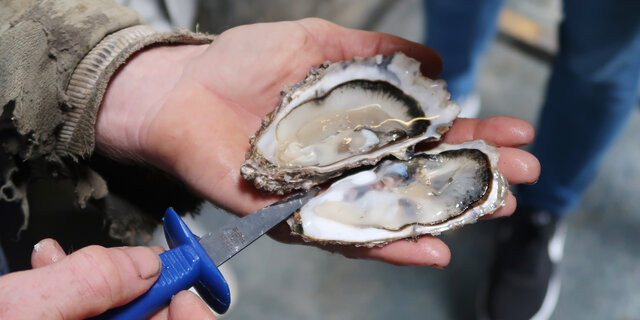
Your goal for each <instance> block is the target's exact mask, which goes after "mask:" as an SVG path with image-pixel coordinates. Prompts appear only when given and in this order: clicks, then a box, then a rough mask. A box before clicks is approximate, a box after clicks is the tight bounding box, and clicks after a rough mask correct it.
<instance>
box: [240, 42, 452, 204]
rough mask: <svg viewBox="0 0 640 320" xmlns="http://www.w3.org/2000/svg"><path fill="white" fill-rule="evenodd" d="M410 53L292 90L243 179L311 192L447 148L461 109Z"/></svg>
mask: <svg viewBox="0 0 640 320" xmlns="http://www.w3.org/2000/svg"><path fill="white" fill-rule="evenodd" d="M419 69H420V63H419V62H418V61H416V60H414V59H412V58H409V57H407V56H405V55H404V54H402V53H396V54H394V55H392V56H387V57H385V56H381V55H378V56H375V57H370V58H355V59H353V60H350V61H342V62H337V63H332V64H328V65H324V66H322V67H320V68H316V69H313V70H312V71H311V73H310V74H309V75H308V76H307V77H306V79H305V80H304V81H302V82H301V83H299V84H297V85H295V86H293V87H291V88H287V89H285V91H284V92H283V93H282V95H283V98H282V102H281V103H280V105H279V106H278V107H277V108H276V109H275V110H274V111H273V112H272V113H271V114H269V115H268V116H267V117H266V118H265V120H264V121H263V124H262V127H261V128H260V130H259V131H258V132H257V133H256V135H254V136H253V137H252V138H251V150H250V151H249V152H248V154H247V160H246V162H245V163H244V164H243V166H242V168H241V173H242V176H243V177H244V178H245V179H246V180H249V181H252V182H253V183H254V185H255V186H256V187H257V188H258V189H260V190H262V191H264V192H268V193H278V194H284V193H287V192H290V191H292V190H295V189H309V188H311V187H312V186H314V185H317V184H319V183H322V182H324V181H327V180H328V179H330V178H333V177H336V176H338V175H340V174H341V173H342V172H344V171H345V170H348V169H351V168H354V167H358V166H362V165H372V164H375V163H377V162H378V161H380V159H382V158H384V157H386V156H388V155H395V156H396V157H398V158H404V159H407V153H408V152H410V151H411V150H412V147H413V146H414V145H415V144H416V143H418V142H421V141H435V140H439V139H440V137H441V135H442V134H443V133H444V132H446V131H447V130H448V129H449V127H450V126H451V124H452V122H453V120H454V119H455V118H456V116H457V115H458V113H459V112H460V108H459V107H458V106H457V105H456V104H454V103H453V102H451V101H450V95H449V93H448V92H447V91H446V90H445V83H444V82H443V81H442V80H431V79H428V78H426V77H424V76H422V75H421V74H420V71H419Z"/></svg>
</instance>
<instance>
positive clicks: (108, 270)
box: [75, 246, 122, 303]
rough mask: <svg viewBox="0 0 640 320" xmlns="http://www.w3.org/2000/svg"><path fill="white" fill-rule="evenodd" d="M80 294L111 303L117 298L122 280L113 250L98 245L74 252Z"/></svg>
mask: <svg viewBox="0 0 640 320" xmlns="http://www.w3.org/2000/svg"><path fill="white" fill-rule="evenodd" d="M76 254H77V256H76V257H77V263H76V264H75V266H76V268H78V270H77V271H78V272H77V274H78V279H79V281H81V282H82V283H81V284H80V286H79V287H80V290H81V292H80V295H81V296H83V297H85V298H87V299H98V300H100V301H105V302H108V303H111V302H113V301H115V300H117V294H118V292H120V291H121V288H122V281H121V277H120V273H119V271H118V270H119V266H118V263H117V261H116V259H115V257H113V251H109V249H107V248H104V247H100V246H89V247H86V248H83V249H81V250H79V251H77V252H76Z"/></svg>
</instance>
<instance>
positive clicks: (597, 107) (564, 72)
mask: <svg viewBox="0 0 640 320" xmlns="http://www.w3.org/2000/svg"><path fill="white" fill-rule="evenodd" d="M424 4H425V10H426V11H425V12H426V41H425V43H426V44H427V45H428V46H430V47H431V48H434V49H435V50H437V51H438V52H439V53H440V54H441V56H442V57H443V60H444V69H443V73H442V75H441V76H442V78H443V79H445V80H446V81H447V83H448V89H449V90H450V91H451V93H452V96H453V99H454V100H456V101H458V102H459V103H460V104H461V105H462V108H463V111H462V113H463V115H468V116H474V115H476V114H477V113H478V111H479V108H480V100H479V97H478V94H477V91H476V79H477V73H478V64H479V60H480V58H481V56H482V54H483V53H484V52H485V49H486V48H487V45H488V44H489V43H490V41H491V40H492V39H493V37H494V35H495V31H496V20H497V17H498V13H499V10H500V7H501V5H502V0H473V1H451V0H425V2H424ZM563 12H564V18H563V20H562V23H561V25H560V28H559V46H558V48H559V49H558V52H557V54H556V57H555V60H554V63H553V69H552V74H551V78H550V79H549V82H548V88H547V92H546V99H545V103H544V106H543V108H542V113H541V115H540V120H539V123H538V126H537V132H538V136H537V138H536V141H535V143H534V145H533V150H532V153H533V154H534V155H536V156H537V157H538V158H539V159H540V162H541V165H542V168H543V172H542V175H541V176H540V180H539V181H538V182H537V183H536V184H534V185H523V186H520V187H519V188H518V192H517V199H518V210H517V212H516V214H515V215H514V217H513V218H511V219H508V221H505V223H504V224H505V225H504V226H503V227H502V229H501V230H500V232H499V237H498V247H497V254H496V258H495V261H494V262H493V265H492V269H491V274H490V279H489V280H490V283H489V286H488V289H487V291H486V292H484V293H481V294H482V295H483V296H482V297H481V299H480V301H482V302H481V303H480V304H479V306H480V307H481V310H479V312H480V316H481V317H483V318H490V319H529V318H535V319H546V318H548V317H549V316H550V314H551V312H552V311H553V309H554V308H555V304H556V301H557V298H558V294H559V290H560V279H559V278H558V276H557V274H556V270H557V264H558V263H559V262H560V259H561V257H562V249H563V245H564V236H565V233H566V232H565V230H566V229H565V227H564V224H563V223H562V222H563V221H564V219H565V218H566V217H567V215H569V213H571V212H573V211H574V210H575V208H576V206H577V205H578V203H579V201H580V197H581V195H582V194H583V193H584V190H585V189H586V187H587V186H588V184H589V182H590V181H591V180H592V178H593V177H594V175H595V173H596V170H597V168H598V166H599V164H600V162H601V160H602V158H603V156H604V154H605V153H606V152H607V150H608V149H609V147H610V146H611V144H612V142H613V141H614V140H615V138H616V137H617V136H618V134H619V133H620V131H621V129H622V128H623V126H624V124H625V122H626V120H627V119H628V117H629V114H630V112H631V111H632V110H633V108H634V106H635V105H636V103H637V101H638V81H639V79H640V19H638V12H640V2H638V1H632V0H614V1H596V0H594V1H591V0H590V1H577V0H565V1H563Z"/></svg>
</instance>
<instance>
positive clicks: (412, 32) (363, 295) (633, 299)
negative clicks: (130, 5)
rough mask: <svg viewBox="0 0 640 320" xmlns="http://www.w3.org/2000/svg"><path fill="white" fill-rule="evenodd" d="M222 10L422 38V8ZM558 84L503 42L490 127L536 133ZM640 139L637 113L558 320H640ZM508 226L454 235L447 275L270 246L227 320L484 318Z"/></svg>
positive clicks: (261, 248) (247, 275)
mask: <svg viewBox="0 0 640 320" xmlns="http://www.w3.org/2000/svg"><path fill="white" fill-rule="evenodd" d="M221 2H223V3H225V5H226V6H227V7H226V8H227V10H230V11H227V12H231V13H232V14H227V15H225V16H224V19H222V18H221V20H220V21H221V22H220V26H218V27H217V28H220V29H218V30H216V31H221V30H222V29H224V28H226V27H231V26H233V25H236V24H241V23H249V22H257V21H272V20H281V19H296V18H302V17H304V16H320V17H323V18H326V19H329V20H332V21H336V22H337V23H340V24H343V25H347V26H350V27H366V28H370V29H374V30H379V31H384V32H389V33H393V34H397V35H399V36H403V37H406V38H408V39H411V40H414V41H421V39H422V19H423V16H422V11H421V10H420V9H419V6H420V5H421V2H420V1H418V0H410V1H409V0H408V1H382V2H380V1H311V2H305V1H302V2H298V1H273V2H271V1H269V2H258V1H236V2H232V1H221ZM267 4H268V5H267ZM506 5H507V6H508V7H510V8H512V9H513V10H515V11H517V12H519V13H522V14H525V15H527V16H529V17H531V18H534V19H535V20H536V21H539V22H540V23H544V25H545V27H546V28H549V30H554V28H555V25H554V24H555V23H557V21H558V19H559V18H560V16H561V15H560V13H559V8H560V6H559V3H558V1H557V0H537V1H521V0H509V1H507V4H506ZM380 6H384V7H383V8H382V9H380V8H381V7H380ZM287 8H288V9H287ZM445 63H446V61H445ZM548 75H549V66H548V65H547V64H545V63H544V62H542V61H539V60H536V59H532V58H531V57H529V56H527V55H526V54H523V53H522V52H519V51H517V50H515V49H514V48H513V47H511V46H509V45H508V44H506V43H503V42H501V41H496V42H494V43H493V44H492V46H491V48H490V49H489V52H488V54H487V56H486V58H485V59H484V60H483V63H482V78H481V79H480V81H479V90H480V95H481V98H482V103H483V109H482V113H481V117H488V116H492V115H510V116H516V117H521V118H524V119H526V120H528V121H530V122H532V123H535V122H536V120H537V113H538V111H539V109H540V105H541V101H542V99H543V95H544V88H545V82H546V79H547V77H548ZM638 136H640V114H638V112H637V111H636V112H634V113H633V115H632V116H631V118H630V119H629V124H628V126H627V127H626V129H625V130H624V132H623V133H622V135H621V137H620V138H619V139H618V140H617V142H616V143H615V145H614V147H613V148H612V150H611V151H610V152H609V154H608V155H607V157H606V159H605V161H604V164H603V165H602V167H601V170H600V171H599V173H598V175H597V177H596V179H595V180H594V181H593V183H592V185H591V186H590V188H589V189H588V191H587V193H586V195H585V197H584V200H583V201H582V203H581V205H580V207H579V209H578V210H577V212H576V214H575V215H573V216H571V217H570V218H569V219H568V220H569V221H568V225H569V228H568V237H567V240H566V248H565V259H564V261H563V263H562V265H561V266H560V273H561V276H562V289H561V294H560V300H559V303H558V306H557V309H556V311H555V313H554V314H553V319H640V263H639V262H640V233H639V232H638V231H637V230H639V229H640V214H639V211H640V197H638V194H639V190H640V161H638V159H640V144H638V141H637V138H636V137H638ZM543 174H544V171H543ZM234 218H235V217H232V216H231V215H229V214H226V213H224V212H221V210H220V209H217V208H215V207H213V206H209V207H207V208H206V209H205V210H204V212H203V213H202V215H201V216H200V217H199V218H198V222H197V224H199V227H201V228H204V229H206V228H209V227H212V226H216V225H221V224H223V223H224V222H226V221H229V220H231V219H234ZM497 223H499V222H497V221H482V222H479V223H477V224H475V225H471V226H467V227H465V228H462V229H459V230H456V231H454V232H450V233H446V234H444V235H442V236H441V238H442V239H443V240H444V241H445V242H447V243H448V244H449V246H450V248H451V251H452V261H451V264H450V265H449V267H448V268H446V269H445V270H437V269H433V268H428V267H398V266H392V265H388V264H384V263H380V262H376V261H361V260H350V259H346V258H344V257H342V256H340V255H336V254H330V253H327V252H325V251H322V250H319V249H316V248H311V247H306V246H292V245H284V244H280V243H277V242H275V241H273V240H271V239H270V238H266V237H264V238H262V239H260V240H258V241H257V242H256V243H255V244H254V245H252V246H250V247H249V248H247V249H246V250H245V251H243V252H241V253H240V254H239V255H237V256H236V257H234V258H233V259H232V260H230V261H229V262H228V267H229V268H230V269H232V270H233V273H234V274H235V278H236V280H237V281H234V282H235V284H234V287H233V291H234V292H233V295H234V301H235V302H234V306H233V308H232V310H231V311H230V312H229V313H228V314H227V315H225V317H224V319H309V320H313V319H473V317H474V310H475V309H474V307H475V300H476V293H477V291H478V289H479V288H480V287H481V285H482V283H483V280H484V279H485V276H486V271H487V268H488V263H489V261H490V260H491V257H492V254H493V236H494V233H495V230H496V229H495V228H496V225H497Z"/></svg>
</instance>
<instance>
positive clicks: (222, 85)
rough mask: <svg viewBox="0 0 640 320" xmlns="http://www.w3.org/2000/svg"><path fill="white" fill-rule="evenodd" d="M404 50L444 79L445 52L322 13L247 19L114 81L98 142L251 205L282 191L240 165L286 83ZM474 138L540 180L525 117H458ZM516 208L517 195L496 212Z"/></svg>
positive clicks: (431, 258)
mask: <svg viewBox="0 0 640 320" xmlns="http://www.w3.org/2000/svg"><path fill="white" fill-rule="evenodd" d="M396 51H402V52H404V53H405V54H407V55H408V56H411V57H413V58H415V59H417V60H419V61H421V62H422V67H421V70H422V73H423V74H425V75H426V76H429V77H432V78H435V77H436V76H437V75H438V74H439V73H440V71H441V69H442V62H441V60H440V58H439V56H438V55H437V53H436V52H434V51H433V50H431V49H429V48H427V47H424V46H422V45H420V44H418V43H414V42H410V41H407V40H404V39H401V38H398V37H394V36H391V35H387V34H381V33H375V32H365V31H357V30H351V29H347V28H342V27H339V26H336V25H334V24H331V23H329V22H326V21H323V20H319V19H305V20H300V21H294V22H280V23H268V24H255V25H247V26H241V27H237V28H233V29H230V30H228V31H226V32H224V33H222V34H221V35H220V36H219V37H218V38H217V39H216V40H215V41H214V42H213V43H212V44H211V45H210V46H178V47H157V48H153V49H150V50H146V51H143V52H141V53H140V54H138V55H137V56H136V57H134V58H132V59H131V60H130V61H129V62H128V63H127V65H125V66H124V67H123V68H122V69H121V70H120V71H119V73H118V74H117V75H116V76H115V77H114V79H113V80H112V82H111V84H110V85H109V87H108V90H107V92H106V94H105V98H104V100H103V103H102V106H101V109H100V113H99V115H98V119H97V124H96V133H97V136H96V142H97V146H98V149H99V150H101V151H102V152H105V153H107V154H108V155H110V156H113V157H118V158H121V159H123V160H141V161H145V162H147V163H150V164H152V165H155V166H157V167H159V168H161V169H164V170H165V171H167V172H170V173H172V174H173V175H175V176H177V177H179V178H180V179H182V180H183V181H184V182H186V183H187V184H188V185H189V186H190V187H192V188H193V189H194V190H195V191H197V192H199V193H200V194H201V195H202V196H204V197H205V198H207V199H208V200H210V201H212V202H214V203H216V204H218V205H220V206H221V207H223V208H226V209H228V210H230V211H232V212H235V213H238V214H248V213H250V212H253V211H255V210H257V209H258V208H261V207H264V206H266V205H267V204H269V203H271V202H273V201H275V200H278V197H276V196H268V195H263V194H261V193H260V192H259V191H258V190H256V189H255V188H254V187H253V186H252V185H250V184H249V183H247V182H245V181H244V180H243V179H242V178H241V176H240V172H239V170H240V166H241V164H242V163H243V162H244V156H245V153H246V152H247V151H248V149H249V137H250V136H251V135H253V134H254V133H255V132H256V130H257V129H258V128H259V127H260V124H261V122H262V119H263V118H264V116H265V115H266V114H267V113H268V112H271V111H272V110H273V109H274V108H275V106H276V105H277V104H278V102H279V99H280V91H281V90H282V88H283V87H284V86H285V85H292V84H295V83H297V82H299V81H300V80H302V79H303V78H304V77H305V75H306V74H307V73H308V71H309V69H310V68H311V67H313V66H318V65H320V64H321V63H323V62H325V61H327V60H330V61H339V60H348V59H351V58H353V57H355V56H362V57H366V56H373V55H375V54H380V53H381V54H386V55H388V54H392V53H394V52H396ZM471 139H485V140H487V141H489V142H493V143H494V144H496V145H498V146H502V148H501V149H500V152H501V158H500V168H501V170H502V171H503V172H504V173H505V175H506V177H507V179H508V180H509V181H510V183H523V182H533V181H535V180H536V179H537V177H538V175H539V170H540V166H539V163H538V162H537V160H536V159H535V157H533V156H532V155H530V154H529V153H526V152H524V151H520V150H518V149H515V148H513V147H514V146H518V145H522V144H527V143H530V142H531V140H532V139H533V129H532V128H531V126H530V125H529V124H528V123H526V122H525V121H522V120H519V119H514V118H507V117H497V118H491V119H487V120H477V119H459V120H456V122H455V124H454V126H453V127H452V128H451V130H450V132H449V133H448V134H447V135H446V136H445V141H447V142H451V143H455V142H462V141H466V140H471ZM514 208H515V199H514V197H513V195H510V196H509V198H508V199H507V204H506V206H504V207H503V208H501V209H500V210H499V211H498V212H496V213H495V214H494V217H495V216H505V215H510V214H511V213H513V210H514ZM280 240H282V238H280ZM322 248H324V249H328V250H332V251H339V252H340V253H342V254H344V255H346V256H349V257H357V258H374V259H379V260H382V261H387V262H390V263H394V264H418V265H433V266H438V267H444V266H446V265H447V264H448V262H449V259H450V252H449V249H448V248H447V246H446V245H445V244H444V243H443V242H442V241H440V240H439V239H437V238H435V237H428V236H427V237H422V238H420V239H419V240H418V241H417V242H409V241H396V242H393V243H391V244H388V245H386V246H384V247H381V248H371V249H367V248H351V247H334V246H323V247H322Z"/></svg>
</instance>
